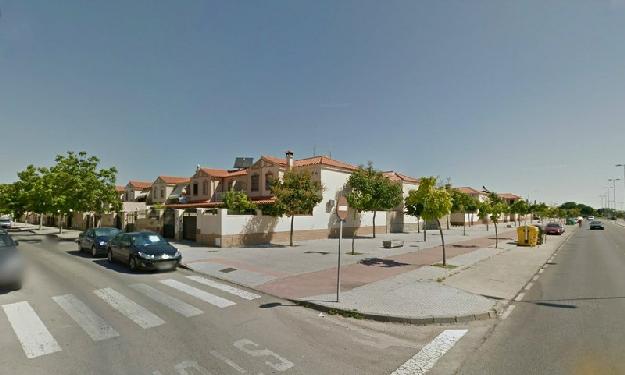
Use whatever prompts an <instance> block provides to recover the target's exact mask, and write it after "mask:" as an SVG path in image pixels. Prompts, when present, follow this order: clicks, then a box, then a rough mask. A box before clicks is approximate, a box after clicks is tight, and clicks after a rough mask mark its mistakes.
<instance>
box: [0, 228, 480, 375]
mask: <svg viewBox="0 0 625 375" xmlns="http://www.w3.org/2000/svg"><path fill="white" fill-rule="evenodd" d="M16 238H17V239H19V240H20V245H19V249H20V250H21V252H22V253H23V254H24V255H25V257H26V259H27V263H28V270H27V276H26V278H25V282H24V287H23V289H22V290H20V291H16V292H7V291H0V306H2V309H0V333H1V334H0V373H3V374H4V373H10V374H13V375H21V374H28V375H30V374H46V375H48V374H82V375H84V374H133V375H135V374H149V375H169V374H180V375H184V374H188V375H195V374H271V373H285V374H389V373H391V372H393V371H394V370H395V369H397V368H398V367H399V366H400V365H401V364H402V363H404V362H405V361H406V360H407V359H409V358H410V357H411V356H413V355H414V354H415V353H416V352H417V351H418V350H419V349H420V348H421V347H422V346H423V345H424V344H425V343H427V342H429V341H431V340H432V339H433V338H434V337H436V336H437V335H438V334H439V333H440V332H441V331H443V330H444V329H445V327H414V326H404V325H396V324H383V323H376V322H365V321H358V320H354V319H346V318H342V317H336V316H325V317H320V316H319V314H318V313H317V312H315V311H312V310H308V309H305V308H302V307H299V306H294V305H293V304H292V303H289V302H286V301H281V300H278V299H276V298H273V297H270V296H266V295H259V298H254V297H255V296H254V295H249V294H246V293H245V292H248V293H249V292H250V291H246V290H244V289H243V288H241V287H237V286H232V285H230V284H226V283H225V282H222V281H218V283H219V284H211V282H212V283H214V282H216V280H214V279H211V278H208V277H205V280H209V281H208V283H209V284H210V285H205V284H202V283H200V282H198V280H197V279H195V280H193V279H190V278H188V276H193V275H194V274H193V273H191V272H190V271H186V270H177V271H175V272H168V273H139V274H133V273H130V272H129V271H128V270H127V269H126V267H125V266H121V265H117V264H110V263H109V262H108V261H107V260H106V259H91V258H90V256H88V255H86V254H84V255H83V254H82V253H79V252H78V251H77V247H76V244H74V243H71V242H57V241H55V240H54V241H52V240H46V239H45V238H44V239H43V240H42V238H41V237H37V236H35V235H26V234H24V235H18V236H16ZM224 285H225V286H224ZM232 288H234V289H232ZM189 293H190V294H189ZM478 331H479V330H478ZM470 336H471V335H469V334H468V335H467V337H468V338H467V339H463V341H465V342H466V344H465V345H469V344H470V343H471V337H470ZM477 337H479V335H478V333H477V332H476V333H475V339H477ZM450 360H452V361H453V357H452V358H450ZM459 361H460V360H459V359H458V362H459Z"/></svg>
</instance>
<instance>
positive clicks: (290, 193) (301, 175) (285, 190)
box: [271, 170, 323, 246]
mask: <svg viewBox="0 0 625 375" xmlns="http://www.w3.org/2000/svg"><path fill="white" fill-rule="evenodd" d="M322 192H323V186H321V183H320V182H319V181H314V180H313V179H312V176H311V175H310V172H308V171H306V170H303V171H288V172H286V173H285V174H284V176H283V178H282V180H274V181H273V182H272V183H271V193H272V194H273V195H274V196H275V199H276V202H275V203H274V204H273V207H272V210H273V213H274V214H275V216H281V215H286V216H289V217H291V230H290V233H289V244H290V245H291V246H293V217H294V216H295V215H300V214H305V215H308V214H310V213H311V212H312V210H313V208H315V206H316V205H317V204H319V202H321V200H322V196H321V193H322Z"/></svg>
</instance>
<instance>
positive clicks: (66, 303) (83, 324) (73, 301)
mask: <svg viewBox="0 0 625 375" xmlns="http://www.w3.org/2000/svg"><path fill="white" fill-rule="evenodd" d="M52 299H53V300H54V302H56V303H57V304H58V305H59V306H60V307H61V308H62V309H63V310H64V311H65V312H66V313H67V315H69V316H70V317H71V318H72V319H73V320H74V321H75V322H76V324H78V325H79V326H80V328H82V329H83V331H85V332H86V333H87V335H89V337H91V339H92V340H93V341H101V340H106V339H110V338H113V337H118V336H119V333H118V332H117V331H116V330H115V329H114V328H113V327H111V326H110V325H109V324H108V323H107V322H106V321H105V320H104V319H102V318H101V317H100V316H99V315H98V314H96V313H95V312H93V310H91V309H90V308H89V307H88V306H87V305H85V304H84V303H83V302H82V301H81V300H79V299H78V298H76V296H74V295H73V294H65V295H62V296H56V297H52Z"/></svg>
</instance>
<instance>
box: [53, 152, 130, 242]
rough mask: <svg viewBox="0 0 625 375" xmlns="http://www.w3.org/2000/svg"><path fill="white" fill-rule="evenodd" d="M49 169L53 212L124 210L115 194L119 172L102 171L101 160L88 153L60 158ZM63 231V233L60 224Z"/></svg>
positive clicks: (71, 154) (114, 169)
mask: <svg viewBox="0 0 625 375" xmlns="http://www.w3.org/2000/svg"><path fill="white" fill-rule="evenodd" d="M55 162H56V164H55V165H54V166H52V167H51V168H50V170H49V184H50V185H49V186H50V189H51V192H52V200H51V206H52V209H53V210H51V211H52V212H54V211H56V212H57V213H59V216H61V215H67V214H69V213H70V212H72V211H75V212H97V213H102V212H107V211H117V210H119V209H120V208H121V201H120V200H119V196H118V194H117V192H116V191H115V180H116V175H117V169H116V168H115V167H111V168H107V169H102V168H98V164H99V162H100V159H98V158H97V157H96V156H89V155H87V153H86V152H79V153H74V152H71V151H69V152H67V154H66V155H57V157H56V158H55ZM59 231H62V229H61V226H60V225H59Z"/></svg>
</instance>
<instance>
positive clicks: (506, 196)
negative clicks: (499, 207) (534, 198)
mask: <svg viewBox="0 0 625 375" xmlns="http://www.w3.org/2000/svg"><path fill="white" fill-rule="evenodd" d="M497 195H499V197H500V198H502V199H509V200H516V199H520V198H521V197H520V196H518V195H516V194H512V193H497Z"/></svg>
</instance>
